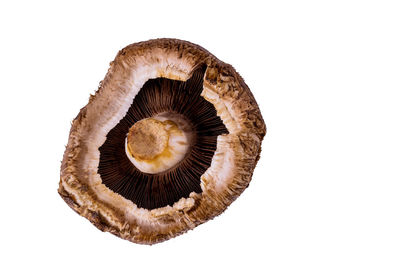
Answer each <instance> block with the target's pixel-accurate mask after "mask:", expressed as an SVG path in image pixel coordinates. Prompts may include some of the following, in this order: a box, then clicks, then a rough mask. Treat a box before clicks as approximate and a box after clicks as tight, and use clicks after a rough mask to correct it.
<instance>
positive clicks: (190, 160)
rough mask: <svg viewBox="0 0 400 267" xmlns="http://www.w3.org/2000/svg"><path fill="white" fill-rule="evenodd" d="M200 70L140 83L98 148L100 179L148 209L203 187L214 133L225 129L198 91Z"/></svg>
mask: <svg viewBox="0 0 400 267" xmlns="http://www.w3.org/2000/svg"><path fill="white" fill-rule="evenodd" d="M204 73H205V66H201V67H198V68H197V69H195V70H194V71H193V74H192V76H191V78H190V79H188V80H187V81H185V82H183V81H177V80H170V79H167V78H156V79H150V80H148V81H147V82H146V83H145V84H144V85H143V87H142V88H141V90H140V91H139V92H138V94H137V95H136V97H135V98H134V99H133V102H132V104H131V106H130V108H129V110H128V112H127V113H126V115H125V116H124V118H122V119H121V120H120V121H119V123H118V124H117V125H116V126H115V127H114V128H113V129H112V130H111V131H110V132H109V133H108V134H107V137H106V141H105V142H104V144H103V145H102V146H101V147H100V148H99V151H100V161H99V166H98V172H99V174H100V177H101V179H102V181H103V184H105V185H106V186H107V187H108V188H109V189H111V190H112V191H114V192H115V193H118V194H120V195H122V196H123V197H124V198H126V199H129V200H131V201H132V202H133V203H135V204H136V205H137V206H138V207H140V208H146V209H155V208H160V207H164V206H167V205H170V206H172V205H173V204H174V203H175V202H177V201H178V200H179V199H181V198H187V197H189V194H190V193H191V192H196V193H201V192H202V189H201V186H200V184H201V176H202V175H203V174H204V173H205V171H206V170H207V169H208V168H209V167H210V164H211V161H212V157H213V155H214V152H215V150H216V145H217V137H218V136H219V135H221V134H228V130H227V129H226V127H225V125H224V124H223V122H222V120H221V119H220V117H218V116H217V113H216V110H215V107H214V106H213V105H212V104H211V103H210V102H208V101H207V100H205V99H204V98H203V97H202V96H201V95H200V94H201V92H202V90H203V77H204Z"/></svg>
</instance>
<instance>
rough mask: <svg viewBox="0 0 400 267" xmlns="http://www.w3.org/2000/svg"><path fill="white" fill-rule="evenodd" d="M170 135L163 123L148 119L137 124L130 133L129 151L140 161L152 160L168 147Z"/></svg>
mask: <svg viewBox="0 0 400 267" xmlns="http://www.w3.org/2000/svg"><path fill="white" fill-rule="evenodd" d="M168 139H169V133H168V131H167V130H166V129H165V126H164V124H163V123H162V122H160V121H158V120H156V119H153V118H147V119H143V120H140V121H138V122H136V123H135V124H134V125H133V126H132V127H131V128H130V129H129V133H128V139H127V142H128V151H129V153H130V154H131V155H132V156H133V157H135V158H137V159H140V160H151V159H154V158H155V157H157V156H158V155H160V154H161V153H163V151H164V150H165V149H166V148H167V146H168Z"/></svg>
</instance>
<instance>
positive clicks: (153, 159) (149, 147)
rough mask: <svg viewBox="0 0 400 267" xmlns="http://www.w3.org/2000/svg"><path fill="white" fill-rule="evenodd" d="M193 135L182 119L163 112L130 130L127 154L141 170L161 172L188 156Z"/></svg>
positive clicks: (176, 115) (177, 115)
mask: <svg viewBox="0 0 400 267" xmlns="http://www.w3.org/2000/svg"><path fill="white" fill-rule="evenodd" d="M193 135H194V132H193V129H192V127H191V126H190V125H189V123H188V122H187V121H186V119H185V118H183V116H181V115H179V114H174V113H161V114H158V115H156V116H154V117H150V118H146V119H142V120H140V121H138V122H136V123H135V124H134V125H133V126H132V127H131V128H130V129H129V133H128V136H127V138H126V141H125V150H126V155H127V157H128V158H129V159H130V161H131V162H132V163H133V164H134V165H135V166H136V168H138V169H139V170H140V171H142V172H145V173H152V174H154V173H160V172H163V171H166V170H168V169H170V168H173V167H174V166H175V165H176V164H178V163H179V162H180V161H182V160H183V159H184V158H185V157H186V155H187V153H188V152H189V149H190V147H191V145H192V141H193Z"/></svg>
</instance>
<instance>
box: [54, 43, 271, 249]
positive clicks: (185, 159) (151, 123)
mask: <svg viewBox="0 0 400 267" xmlns="http://www.w3.org/2000/svg"><path fill="white" fill-rule="evenodd" d="M265 132H266V128H265V124H264V121H263V118H262V116H261V113H260V110H259V108H258V105H257V103H256V101H255V99H254V97H253V95H252V93H251V92H250V90H249V88H248V87H247V85H246V84H245V83H244V81H243V79H242V78H241V77H240V75H239V74H238V73H237V72H236V71H235V70H234V69H233V67H232V66H230V65H228V64H226V63H223V62H222V61H220V60H218V59H217V58H216V57H215V56H213V55H212V54H210V53H209V52H208V51H207V50H205V49H204V48H202V47H200V46H198V45H195V44H192V43H189V42H186V41H181V40H176V39H156V40H150V41H146V42H141V43H136V44H132V45H129V46H127V47H125V48H124V49H122V50H121V51H120V52H119V53H118V55H117V56H116V58H115V60H114V61H113V62H112V63H111V64H110V68H109V70H108V73H107V75H106V77H105V78H104V80H103V81H102V82H101V84H100V86H99V89H98V91H97V92H96V94H95V95H94V96H91V97H90V100H89V103H88V104H87V105H86V106H85V107H84V108H82V109H81V111H80V112H79V114H78V116H77V117H76V118H75V119H74V120H73V123H72V127H71V131H70V135H69V140H68V145H67V148H66V150H65V153H64V157H63V161H62V165H61V179H60V184H59V189H58V192H59V194H60V195H61V197H62V198H63V199H64V200H65V202H66V203H67V204H68V205H69V206H70V207H71V208H72V209H74V210H75V211H76V212H77V213H79V214H80V215H82V216H84V217H86V218H87V219H88V220H89V221H90V222H92V223H93V224H94V225H95V226H96V227H97V228H99V229H100V230H102V231H108V232H110V233H112V234H114V235H116V236H119V237H121V238H123V239H127V240H129V241H132V242H135V243H141V244H154V243H158V242H162V241H165V240H167V239H170V238H172V237H175V236H177V235H180V234H182V233H185V232H186V231H188V230H190V229H193V228H194V227H196V226H198V225H199V224H202V223H204V222H206V221H208V220H210V219H212V218H214V217H215V216H217V215H219V214H221V213H222V212H223V211H224V210H225V209H226V208H227V207H228V206H229V205H230V204H231V203H232V202H233V201H234V200H235V199H236V198H237V197H238V196H239V195H240V194H241V193H242V192H243V190H244V189H246V187H247V186H248V185H249V182H250V180H251V177H252V173H253V170H254V168H255V166H256V163H257V161H258V159H259V156H260V152H261V142H262V139H263V137H264V135H265Z"/></svg>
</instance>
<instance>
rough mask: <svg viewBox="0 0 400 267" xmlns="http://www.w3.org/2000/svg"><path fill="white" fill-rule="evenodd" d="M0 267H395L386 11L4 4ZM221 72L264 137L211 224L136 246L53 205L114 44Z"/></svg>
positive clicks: (399, 199)
mask: <svg viewBox="0 0 400 267" xmlns="http://www.w3.org/2000/svg"><path fill="white" fill-rule="evenodd" d="M0 29H1V31H0V37H1V41H0V90H1V91H0V92H1V93H0V114H1V132H0V134H1V138H0V157H1V158H0V162H1V163H0V164H1V176H0V177H1V184H0V185H1V187H0V190H1V191H0V203H1V220H0V229H1V230H0V242H1V243H0V244H1V253H0V255H1V256H0V265H1V266H32V265H33V266H307V267H308V266H399V265H400V214H399V208H400V168H399V166H400V165H399V163H400V141H399V138H400V118H399V115H400V103H399V101H400V93H399V92H400V76H399V74H400V8H399V4H398V1H368V0H365V1H350V0H346V1H340V0H335V1H284V0H281V1H259V2H252V1H242V2H235V1H225V2H224V1H204V0H202V1H182V2H178V1H170V0H169V1H160V2H154V1H140V2H135V1H124V2H120V1H110V3H108V4H105V3H102V2H100V1H93V2H86V1H64V3H63V2H61V1H48V2H43V1H7V2H6V1H2V2H1V4H0ZM157 37H173V38H180V39H184V40H188V41H191V42H194V43H197V44H199V45H201V46H203V47H205V48H206V49H208V50H209V51H210V52H212V53H213V54H215V55H216V56H217V57H218V58H219V59H221V60H223V61H225V62H227V63H230V64H232V65H233V66H234V67H235V68H236V69H237V71H238V72H240V73H241V75H242V76H243V77H244V79H245V80H246V83H247V84H248V85H249V87H250V88H251V90H252V92H253V93H254V95H255V97H256V99H257V101H258V103H259V106H260V109H261V111H262V114H263V116H264V119H265V122H266V124H267V128H268V133H267V135H266V137H265V140H264V142H263V146H262V147H263V151H262V155H261V160H260V162H259V164H258V166H257V168H256V170H255V172H254V177H253V181H252V182H251V184H250V187H249V188H248V189H247V190H246V191H245V192H244V193H243V194H242V196H241V197H240V198H239V199H238V200H237V201H236V202H235V203H233V204H232V205H231V206H230V208H229V209H228V210H227V211H226V212H225V213H224V214H222V215H221V216H219V217H218V218H216V219H214V220H212V221H210V222H208V223H206V224H203V225H201V226H199V227H197V228H196V229H195V230H193V231H190V232H189V233H187V234H185V235H182V236H180V237H177V238H175V239H172V240H170V241H167V242H164V243H161V244H158V245H154V246H144V245H137V244H133V243H130V242H127V241H124V240H121V239H119V238H117V237H115V236H113V235H111V234H108V233H102V232H101V231H99V230H97V228H95V227H94V226H92V225H91V224H90V223H89V222H88V221H87V220H86V219H84V218H83V217H80V216H78V215H77V214H75V213H74V212H73V211H72V210H71V209H70V208H69V207H68V206H67V205H66V204H65V203H64V202H63V201H62V199H61V198H60V197H59V196H58V194H57V188H58V181H59V168H60V162H61V159H62V154H63V151H64V146H65V145H66V143H67V137H68V131H69V128H70V122H71V121H72V119H73V118H74V117H75V116H76V115H77V113H78V112H79V109H80V108H81V107H83V106H84V105H85V104H86V103H87V101H88V97H89V94H90V93H93V92H94V91H95V90H96V88H97V86H98V83H99V82H100V81H101V80H102V79H103V77H104V75H105V74H106V71H107V69H108V64H109V62H110V61H112V60H113V58H114V57H115V55H116V53H117V52H118V50H120V49H121V48H123V47H124V46H126V45H128V44H130V43H134V42H138V41H144V40H148V39H151V38H157Z"/></svg>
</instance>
